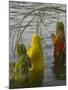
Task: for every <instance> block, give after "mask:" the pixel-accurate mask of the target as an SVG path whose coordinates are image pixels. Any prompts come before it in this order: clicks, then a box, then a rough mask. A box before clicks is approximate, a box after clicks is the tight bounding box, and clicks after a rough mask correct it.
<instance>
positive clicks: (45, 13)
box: [9, 1, 66, 87]
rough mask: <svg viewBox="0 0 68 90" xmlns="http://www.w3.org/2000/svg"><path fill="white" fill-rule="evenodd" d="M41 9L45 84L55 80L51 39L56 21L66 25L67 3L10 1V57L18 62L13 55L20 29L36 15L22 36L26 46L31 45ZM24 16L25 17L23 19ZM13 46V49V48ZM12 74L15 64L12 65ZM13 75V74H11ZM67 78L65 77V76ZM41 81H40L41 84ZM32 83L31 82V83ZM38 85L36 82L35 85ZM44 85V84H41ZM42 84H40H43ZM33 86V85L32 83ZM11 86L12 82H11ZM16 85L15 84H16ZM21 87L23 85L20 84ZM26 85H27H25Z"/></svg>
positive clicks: (11, 60)
mask: <svg viewBox="0 0 68 90" xmlns="http://www.w3.org/2000/svg"><path fill="white" fill-rule="evenodd" d="M39 9H40V11H41V13H40V15H41V17H42V21H43V22H44V23H42V22H41V33H42V36H43V38H44V41H45V43H44V44H43V49H44V51H43V52H44V68H45V70H44V80H43V85H44V83H45V82H46V81H54V80H56V79H57V78H55V76H57V75H55V74H56V73H55V72H53V70H52V67H53V61H54V58H53V44H52V41H51V33H54V34H55V27H56V21H57V19H59V21H62V22H63V23H64V26H65V25H66V21H65V19H66V17H65V16H66V5H62V4H45V3H28V2H14V1H10V2H9V19H10V21H9V59H10V63H12V62H16V58H15V57H17V56H16V55H15V56H14V55H13V52H14V48H15V43H16V40H17V35H18V31H19V30H20V31H22V30H23V29H24V27H25V26H26V25H27V24H28V23H29V22H30V20H31V19H32V18H33V17H34V16H36V17H35V18H34V19H33V20H32V21H31V23H30V24H29V25H28V26H27V28H26V29H25V31H24V33H23V35H22V38H23V42H24V44H25V46H26V47H29V46H30V42H31V37H32V34H33V33H36V28H37V20H38V16H39V13H38V12H39ZM22 18H24V19H22ZM19 24H20V25H19ZM12 48H13V50H12ZM10 66H11V68H10V74H11V71H12V67H13V65H10ZM10 77H11V76H10ZM64 79H65V77H64ZM11 83H13V85H14V83H15V84H16V86H19V85H21V83H20V84H19V83H16V82H14V81H11ZM40 84H41V82H39V85H40ZM30 85H31V84H30ZM36 85H38V84H36V83H35V86H36ZM41 85H42V84H41ZM41 85H40V86H41ZM28 86H29V85H27V87H28ZM32 86H33V85H32ZM11 87H13V86H12V84H11ZM14 87H15V85H14ZM19 87H21V86H19ZM25 87H26V86H25Z"/></svg>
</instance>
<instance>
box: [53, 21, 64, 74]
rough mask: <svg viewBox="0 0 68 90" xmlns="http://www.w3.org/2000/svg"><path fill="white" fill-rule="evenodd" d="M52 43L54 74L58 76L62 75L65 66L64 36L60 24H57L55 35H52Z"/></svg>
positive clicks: (62, 26) (61, 24)
mask: <svg viewBox="0 0 68 90" xmlns="http://www.w3.org/2000/svg"><path fill="white" fill-rule="evenodd" d="M52 41H53V45H54V72H55V73H56V74H57V75H60V74H61V73H63V68H64V64H65V35H64V24H63V23H62V22H57V25H56V35H53V34H52Z"/></svg>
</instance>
